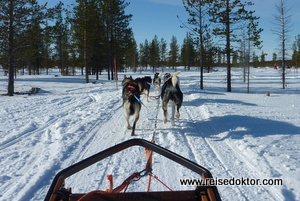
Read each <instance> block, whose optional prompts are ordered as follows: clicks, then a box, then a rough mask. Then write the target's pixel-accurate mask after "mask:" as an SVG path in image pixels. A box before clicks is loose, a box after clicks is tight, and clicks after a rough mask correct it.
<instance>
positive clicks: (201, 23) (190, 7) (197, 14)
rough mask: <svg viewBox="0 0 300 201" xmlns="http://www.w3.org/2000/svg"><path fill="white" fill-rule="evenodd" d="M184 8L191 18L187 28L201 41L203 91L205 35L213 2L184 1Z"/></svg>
mask: <svg viewBox="0 0 300 201" xmlns="http://www.w3.org/2000/svg"><path fill="white" fill-rule="evenodd" d="M182 2H183V4H184V7H185V9H186V11H187V12H188V13H189V15H190V18H189V19H188V24H190V25H191V27H190V26H187V25H185V24H184V26H185V27H186V28H188V29H189V30H190V31H191V34H193V35H194V36H195V37H196V38H198V41H199V53H200V89H203V88H204V86H203V78H204V77H203V68H204V57H205V47H204V41H205V34H206V33H207V32H209V21H208V13H209V10H210V7H211V5H212V4H211V3H212V0H193V1H190V0H183V1H182Z"/></svg>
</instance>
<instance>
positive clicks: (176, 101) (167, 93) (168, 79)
mask: <svg viewBox="0 0 300 201" xmlns="http://www.w3.org/2000/svg"><path fill="white" fill-rule="evenodd" d="M179 73H180V71H177V72H176V73H174V74H173V75H171V74H167V73H166V74H165V76H164V80H165V81H164V84H163V86H162V89H161V100H162V109H163V112H164V118H163V122H164V123H167V119H168V112H167V108H168V103H169V102H170V103H171V105H172V114H171V125H172V126H174V125H175V121H174V115H175V117H176V118H177V119H179V117H180V113H179V109H180V107H181V104H182V101H183V94H182V92H181V90H180V86H179V77H178V76H177V75H178V74H179Z"/></svg>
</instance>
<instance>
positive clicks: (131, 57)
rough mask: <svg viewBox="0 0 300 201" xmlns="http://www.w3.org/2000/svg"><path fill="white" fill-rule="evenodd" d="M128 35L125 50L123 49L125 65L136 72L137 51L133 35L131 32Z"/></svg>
mask: <svg viewBox="0 0 300 201" xmlns="http://www.w3.org/2000/svg"><path fill="white" fill-rule="evenodd" d="M129 37H131V38H130V40H129V43H128V44H127V45H128V46H127V47H126V49H127V51H125V57H124V59H125V67H131V68H133V71H134V72H136V69H137V66H138V60H139V53H138V49H137V44H136V41H135V39H134V37H133V34H132V35H130V36H129Z"/></svg>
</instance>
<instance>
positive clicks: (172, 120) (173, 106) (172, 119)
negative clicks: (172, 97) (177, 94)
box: [171, 102, 177, 126]
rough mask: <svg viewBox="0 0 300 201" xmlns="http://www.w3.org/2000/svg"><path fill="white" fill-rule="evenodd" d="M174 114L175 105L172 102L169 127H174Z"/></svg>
mask: <svg viewBox="0 0 300 201" xmlns="http://www.w3.org/2000/svg"><path fill="white" fill-rule="evenodd" d="M174 114H175V103H174V102H172V115H171V126H175V121H174ZM176 114H177V113H176Z"/></svg>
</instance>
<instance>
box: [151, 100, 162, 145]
mask: <svg viewBox="0 0 300 201" xmlns="http://www.w3.org/2000/svg"><path fill="white" fill-rule="evenodd" d="M156 99H157V108H156V116H155V122H154V131H153V134H152V141H154V136H155V134H156V129H157V117H158V111H159V104H160V95H159V96H157V98H156Z"/></svg>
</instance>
